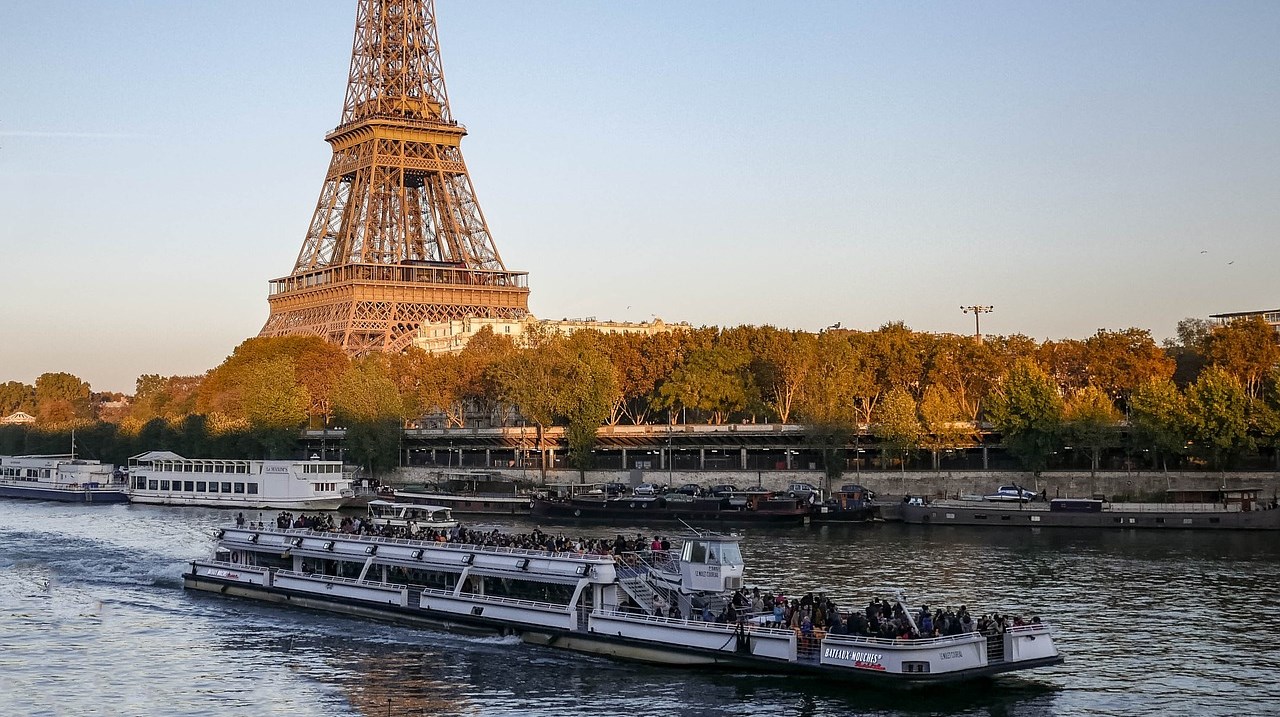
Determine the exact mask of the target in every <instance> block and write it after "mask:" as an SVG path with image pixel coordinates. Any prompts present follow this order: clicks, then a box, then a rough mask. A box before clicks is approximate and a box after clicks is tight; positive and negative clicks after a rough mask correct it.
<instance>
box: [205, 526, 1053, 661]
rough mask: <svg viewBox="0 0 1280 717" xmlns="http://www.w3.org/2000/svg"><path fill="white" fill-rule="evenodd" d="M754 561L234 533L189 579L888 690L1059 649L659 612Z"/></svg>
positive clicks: (711, 603) (610, 650) (573, 645)
mask: <svg viewBox="0 0 1280 717" xmlns="http://www.w3.org/2000/svg"><path fill="white" fill-rule="evenodd" d="M744 567H745V566H744V565H743V562H742V558H741V553H740V551H739V549H738V537H737V536H735V535H718V534H711V533H698V534H693V535H689V536H685V537H684V538H683V545H681V546H680V547H679V548H678V549H675V550H671V551H646V552H643V553H629V554H626V555H623V556H619V557H618V558H617V559H615V558H614V557H611V556H607V555H595V554H583V553H553V552H545V551H538V550H524V549H516V548H495V547H482V546H477V545H468V544H454V543H436V542H428V541H421V540H409V539H393V538H384V537H377V536H369V535H352V534H347V533H332V532H315V531H311V530H307V529H300V528H299V529H293V528H290V529H275V528H262V527H258V528H235V527H228V528H225V529H222V530H220V531H219V532H218V536H217V546H216V548H215V553H214V556H213V557H212V558H211V559H204V560H196V561H193V562H192V563H191V565H190V569H189V570H188V571H187V572H186V573H184V575H183V585H184V587H185V588H187V589H189V590H199V591H208V592H212V593H217V594H221V595H227V596H234V597H241V598H251V599H257V600H263V601H267V602H272V603H278V604H281V605H291V606H298V607H306V608H312V609H319V610H327V611H332V612H339V613H346V614H350V615H356V616H361V617H367V618H376V619H384V620H390V621H394V622H400V623H404V624H410V625H419V626H449V625H462V626H466V627H469V628H472V629H481V630H491V631H494V632H497V633H500V634H518V635H520V636H521V637H522V639H523V640H524V641H525V642H527V643H531V644H538V645H546V646H552V647H558V648H564V649H569V650H575V651H580V652H586V653H595V654H599V655H606V656H611V657H616V658H621V659H628V660H634V661H640V662H648V663H657V664H667V665H680V666H686V667H694V666H702V667H725V668H732V669H746V670H754V671H762V672H771V673H795V674H810V675H818V676H822V677H824V678H834V679H838V680H847V681H861V682H871V683H878V684H885V685H898V686H913V685H927V684H933V683H943V682H955V681H962V680H967V679H973V678H978V677H985V676H990V675H994V674H998V673H1003V672H1011V671H1016V670H1026V669H1033V668H1037V667H1044V666H1047V665H1054V664H1058V663H1060V662H1062V659H1063V658H1062V657H1061V656H1060V655H1059V654H1058V650H1057V647H1056V646H1055V644H1054V640H1053V635H1052V632H1051V630H1050V627H1049V625H1048V624H1047V623H1041V622H1039V621H1033V622H1032V623H1031V624H1027V625H1016V626H1010V627H1009V628H1007V629H1006V630H1003V631H1001V632H999V633H993V634H983V633H979V632H965V633H961V634H953V635H949V636H946V637H931V638H926V639H882V638H877V637H866V636H861V635H855V634H835V631H833V632H829V633H825V634H824V633H822V631H821V630H810V631H804V632H802V631H801V630H793V629H788V628H779V627H772V626H769V625H768V624H766V623H763V622H762V621H760V620H758V619H748V618H749V616H745V615H742V616H740V619H739V620H737V621H733V622H727V623H719V622H708V621H702V620H692V619H684V618H680V617H663V616H657V615H656V614H655V613H658V612H666V613H667V614H671V612H670V610H665V611H664V610H663V608H664V607H670V608H675V610H676V611H678V614H679V615H684V616H689V615H694V614H705V610H700V609H696V608H698V606H707V607H708V609H711V608H716V609H720V608H723V607H724V606H726V605H728V601H729V600H730V599H731V596H732V594H733V592H734V591H735V590H736V589H738V588H740V587H741V586H742V580H743V572H744ZM899 600H901V598H900V597H899ZM899 605H902V603H901V602H899ZM902 607H903V609H904V610H905V608H906V606H905V605H902ZM909 613H910V611H909V610H908V611H907V614H908V615H909ZM907 619H910V618H907Z"/></svg>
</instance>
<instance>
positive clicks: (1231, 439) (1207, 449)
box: [1187, 366, 1253, 469]
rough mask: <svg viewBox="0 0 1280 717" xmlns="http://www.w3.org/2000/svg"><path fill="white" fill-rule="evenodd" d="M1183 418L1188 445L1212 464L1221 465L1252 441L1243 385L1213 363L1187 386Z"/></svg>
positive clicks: (1223, 465)
mask: <svg viewBox="0 0 1280 717" xmlns="http://www.w3.org/2000/svg"><path fill="white" fill-rule="evenodd" d="M1187 419H1188V421H1187V426H1188V429H1189V430H1188V433H1189V437H1190V438H1191V441H1192V449H1193V450H1194V451H1195V452H1196V453H1197V454H1199V455H1200V456H1202V457H1203V458H1205V459H1207V460H1208V461H1209V462H1210V465H1212V466H1213V467H1214V468H1217V469H1223V468H1225V467H1226V466H1227V465H1229V464H1230V463H1231V462H1232V461H1234V460H1235V459H1236V457H1237V456H1239V455H1240V453H1241V452H1243V451H1244V450H1246V449H1248V448H1250V447H1251V446H1252V444H1253V440H1252V438H1251V437H1250V436H1249V414H1248V397H1247V396H1246V394H1245V390H1244V386H1242V385H1241V383H1240V381H1239V380H1237V379H1236V377H1235V376H1232V375H1231V374H1230V373H1227V372H1226V371H1225V370H1223V369H1221V368H1218V367H1216V366H1210V367H1209V368H1207V369H1205V370H1204V371H1203V372H1202V373H1201V374H1200V378H1198V379H1196V382H1195V383H1193V384H1191V386H1190V387H1189V388H1188V389H1187Z"/></svg>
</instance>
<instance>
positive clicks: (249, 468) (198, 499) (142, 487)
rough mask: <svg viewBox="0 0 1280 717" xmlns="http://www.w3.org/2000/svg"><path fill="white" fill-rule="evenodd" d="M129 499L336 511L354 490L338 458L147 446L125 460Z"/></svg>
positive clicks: (237, 506)
mask: <svg viewBox="0 0 1280 717" xmlns="http://www.w3.org/2000/svg"><path fill="white" fill-rule="evenodd" d="M128 483H129V500H130V501H132V502H134V503H150V504H155V505H205V506H212V507H215V508H273V509H274V508H279V509H285V510H299V511H302V510H336V509H338V508H340V507H342V506H343V505H344V504H345V503H347V502H348V501H350V500H351V499H352V498H353V497H354V495H355V492H354V491H353V490H352V488H351V483H352V480H351V475H350V474H349V473H347V472H345V471H343V468H342V462H341V461H321V460H310V461H287V460H285V461H254V460H223V459H216V458H183V457H182V456H180V455H178V454H176V453H171V452H169V451H150V452H148V453H143V454H141V455H137V456H134V457H132V458H130V459H129V480H128Z"/></svg>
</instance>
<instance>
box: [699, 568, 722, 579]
mask: <svg viewBox="0 0 1280 717" xmlns="http://www.w3.org/2000/svg"><path fill="white" fill-rule="evenodd" d="M693 574H694V576H695V577H699V578H718V577H720V568H706V569H704V570H694V571H693Z"/></svg>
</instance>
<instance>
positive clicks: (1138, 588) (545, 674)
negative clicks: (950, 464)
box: [0, 501, 1280, 717]
mask: <svg viewBox="0 0 1280 717" xmlns="http://www.w3.org/2000/svg"><path fill="white" fill-rule="evenodd" d="M230 516H231V513H228V512H225V511H217V510H212V509H199V508H164V507H154V506H68V505H61V504H54V503H38V502H20V501H2V502H0V715H2V716H4V717H8V716H9V715H50V716H57V717H63V716H69V715H138V716H152V715H209V716H213V715H218V716H220V717H221V716H223V715H248V714H255V715H320V716H330V715H333V716H336V715H362V716H367V717H378V716H381V715H387V714H391V715H397V716H398V715H630V716H640V715H725V716H726V717H727V716H729V715H734V716H739V715H771V716H772V715H813V716H815V717H816V716H819V715H886V716H888V715H927V714H948V715H992V716H1010V717H1012V716H1016V715H1097V714H1110V715H1138V714H1156V713H1161V714H1179V715H1181V714H1187V715H1254V714H1278V713H1280V702H1278V701H1277V700H1280V687H1277V682H1278V681H1280V647H1278V645H1280V595H1278V594H1277V591H1278V590H1280V535H1276V534H1271V533H1262V534H1245V533H1229V532H1221V533H1209V532H1192V531H1186V532H1172V531H1170V532H1139V531H1133V530H1130V531H1123V530H1116V531H1099V532H1091V531H1084V530H1070V529H1067V530H1062V529H1060V530H1050V529H1042V530H1040V531H1039V532H1033V529H1029V528H1028V529H1011V530H985V529H982V528H962V527H930V526H905V525H878V526H870V527H867V526H849V527H844V526H840V527H825V528H822V527H819V528H809V529H795V528H788V529H772V530H769V529H758V528H754V529H748V530H746V531H745V535H746V538H745V539H744V541H743V554H744V556H745V557H746V560H747V571H748V573H747V574H748V581H749V582H751V583H755V584H760V585H768V586H779V587H784V588H785V589H787V590H788V591H789V592H796V591H805V590H825V591H826V592H827V593H828V594H829V595H833V596H835V597H836V599H838V600H840V601H842V603H843V604H844V605H846V606H852V605H853V604H855V603H858V604H865V602H866V600H867V598H868V597H870V596H871V595H872V594H873V592H874V591H873V590H872V588H875V587H878V586H900V587H903V588H906V589H907V590H908V594H909V595H911V596H913V599H914V600H915V601H916V602H928V603H929V604H930V605H955V606H958V605H960V604H967V605H968V606H969V608H970V610H971V611H975V610H977V611H990V610H998V611H1002V612H1003V611H1006V610H1007V611H1010V612H1016V613H1020V614H1023V615H1028V616H1029V615H1032V614H1038V615H1041V616H1042V617H1044V618H1046V619H1048V620H1049V621H1050V622H1052V623H1053V624H1054V625H1055V627H1056V628H1057V633H1058V634H1057V639H1058V643H1059V647H1060V649H1061V650H1062V651H1063V653H1064V654H1065V655H1066V657H1067V663H1066V664H1064V665H1061V666H1058V667H1054V668H1049V669H1043V670H1037V671H1033V672H1028V673H1021V674H1018V675H1013V676H1006V677H1002V678H999V679H997V680H994V681H990V682H982V683H975V684H972V685H963V686H960V687H950V688H945V689H935V690H931V691H926V692H907V693H899V692H884V691H879V690H872V689H867V688H855V687H849V686H845V685H830V684H826V683H824V682H822V681H819V680H816V679H801V678H784V677H772V676H759V675H742V674H724V673H704V672H688V671H684V670H678V669H666V668H656V667H646V666H638V665H633V664H628V663H617V662H612V661H610V660H605V659H599V658H592V657H584V656H581V655H576V654H574V653H569V652H562V651H559V650H552V649H548V648H538V647H532V646H528V645H523V644H521V643H519V642H518V640H515V639H513V638H490V637H470V636H465V635H458V634H453V633H446V632H435V631H430V630H417V629H410V628H403V627H398V626H394V625H387V624H382V623H377V622H371V621H364V620H359V619H354V618H344V617H337V616H331V615H326V614H323V613H314V612H307V611H301V610H296V609H290V608H283V607H274V606H267V605H261V604H257V603H253V602H249V601H242V600H233V599H227V598H221V597H217V596H213V595H207V594H203V593H201V594H189V593H186V592H184V591H183V589H182V580H181V574H182V571H183V569H184V567H185V565H186V563H187V561H189V560H191V559H192V558H196V557H203V556H206V555H208V554H209V551H210V550H211V547H212V540H211V537H210V536H211V534H212V531H213V529H214V528H215V527H217V526H219V525H221V524H223V523H225V522H228V520H229V518H230ZM267 517H268V518H269V517H270V514H268V516H267ZM494 525H498V526H500V527H503V528H504V529H510V530H521V531H523V530H528V529H530V528H531V527H532V524H531V523H518V522H506V523H500V524H494ZM543 527H544V530H552V529H554V530H557V531H558V530H563V531H564V532H566V533H569V534H571V535H610V536H611V535H613V534H614V533H615V532H617V531H616V530H615V529H610V528H576V527H565V528H559V527H557V528H550V527H549V526H543ZM623 530H625V532H627V533H628V534H632V533H635V532H638V531H639V532H644V533H645V534H647V535H653V534H654V533H655V532H657V533H659V534H665V533H667V532H668V531H669V530H670V528H657V529H650V528H635V527H628V528H625V529H623Z"/></svg>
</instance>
